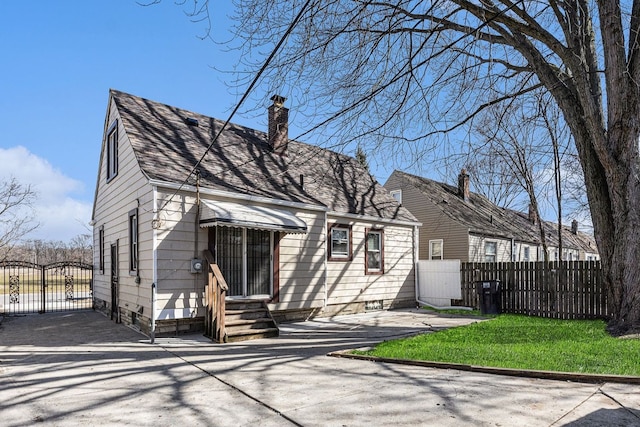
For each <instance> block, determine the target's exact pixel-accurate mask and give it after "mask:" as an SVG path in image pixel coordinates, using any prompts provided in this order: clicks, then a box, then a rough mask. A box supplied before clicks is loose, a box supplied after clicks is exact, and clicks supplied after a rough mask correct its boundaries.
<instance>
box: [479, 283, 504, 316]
mask: <svg viewBox="0 0 640 427" xmlns="http://www.w3.org/2000/svg"><path fill="white" fill-rule="evenodd" d="M476 290H477V291H478V296H479V297H480V312H481V313H482V314H500V281H499V280H481V281H477V282H476Z"/></svg>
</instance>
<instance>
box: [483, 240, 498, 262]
mask: <svg viewBox="0 0 640 427" xmlns="http://www.w3.org/2000/svg"><path fill="white" fill-rule="evenodd" d="M497 254H498V243H497V242H485V243H484V261H485V262H496V259H497Z"/></svg>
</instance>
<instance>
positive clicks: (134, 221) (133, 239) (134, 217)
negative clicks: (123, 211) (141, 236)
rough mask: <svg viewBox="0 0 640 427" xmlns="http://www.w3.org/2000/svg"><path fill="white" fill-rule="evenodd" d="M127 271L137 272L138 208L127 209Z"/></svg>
mask: <svg viewBox="0 0 640 427" xmlns="http://www.w3.org/2000/svg"><path fill="white" fill-rule="evenodd" d="M129 271H130V272H131V273H132V274H137V272H138V209H133V210H131V211H129Z"/></svg>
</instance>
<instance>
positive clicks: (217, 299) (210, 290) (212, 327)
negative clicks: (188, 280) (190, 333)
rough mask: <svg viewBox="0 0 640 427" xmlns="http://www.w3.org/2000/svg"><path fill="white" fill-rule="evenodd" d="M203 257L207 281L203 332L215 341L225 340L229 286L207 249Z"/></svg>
mask: <svg viewBox="0 0 640 427" xmlns="http://www.w3.org/2000/svg"><path fill="white" fill-rule="evenodd" d="M203 256H204V259H205V260H206V261H207V264H208V265H209V267H208V276H209V277H208V281H207V287H206V291H205V299H206V305H207V308H206V316H205V334H206V335H208V336H210V337H211V339H212V340H214V341H217V342H227V332H226V328H225V324H224V323H225V322H224V319H225V299H226V296H227V292H228V291H229V286H228V285H227V281H226V280H224V276H223V275H222V272H221V271H220V268H219V267H218V265H217V264H216V263H215V260H214V259H213V255H212V254H211V252H209V251H208V250H205V251H204V253H203Z"/></svg>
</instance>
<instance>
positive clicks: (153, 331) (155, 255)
mask: <svg viewBox="0 0 640 427" xmlns="http://www.w3.org/2000/svg"><path fill="white" fill-rule="evenodd" d="M158 214H159V213H158V187H157V186H155V185H154V186H153V220H152V221H151V233H152V238H153V251H152V254H153V268H152V284H151V331H150V335H151V344H153V343H154V342H155V339H156V302H157V294H158V289H157V283H158V228H159V227H160V220H159V215H158Z"/></svg>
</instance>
